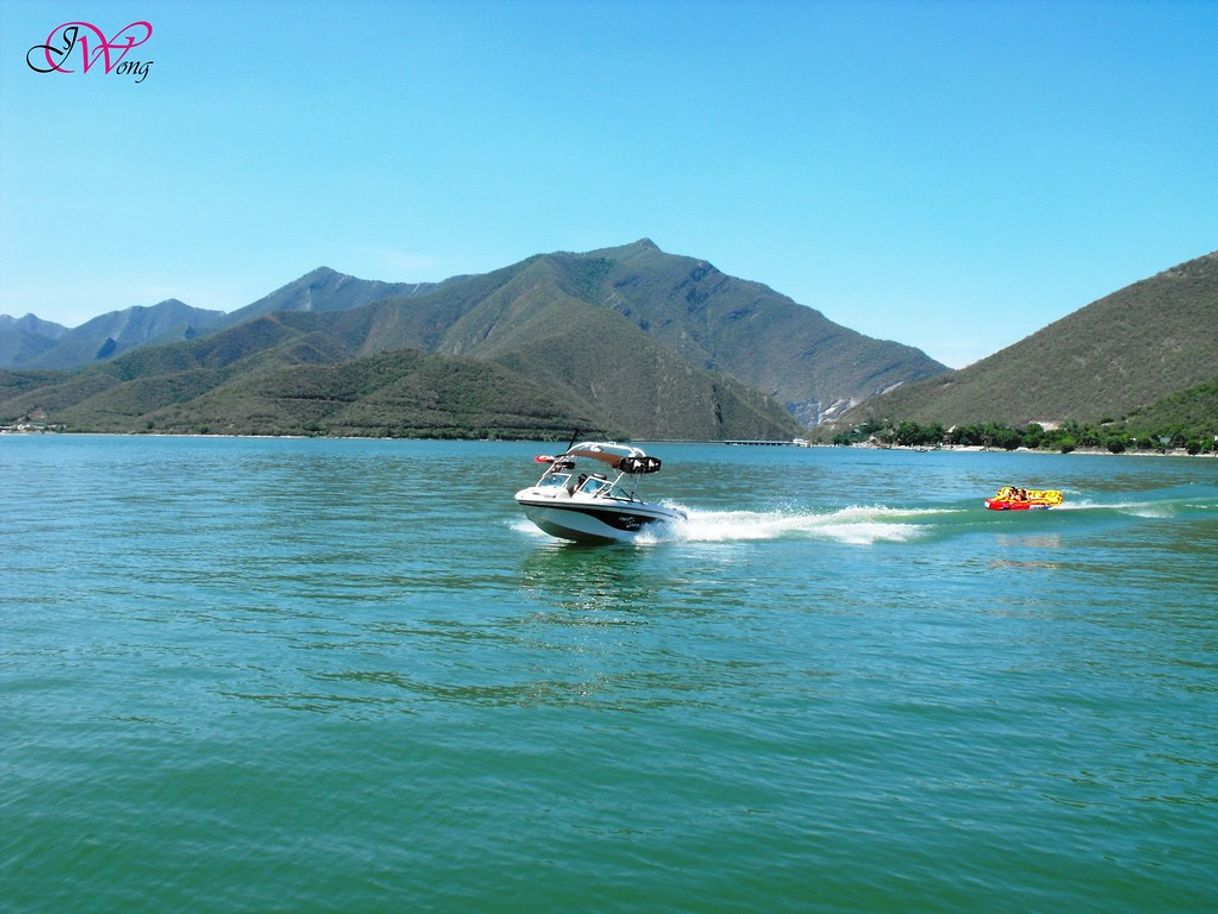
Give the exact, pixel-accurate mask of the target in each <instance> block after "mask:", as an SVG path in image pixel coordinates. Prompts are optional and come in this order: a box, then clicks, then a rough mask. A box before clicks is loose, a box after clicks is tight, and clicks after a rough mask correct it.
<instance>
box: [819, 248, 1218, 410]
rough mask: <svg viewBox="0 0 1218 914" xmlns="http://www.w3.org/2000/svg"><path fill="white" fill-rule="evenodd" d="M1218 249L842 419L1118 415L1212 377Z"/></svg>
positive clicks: (1217, 344) (1217, 336)
mask: <svg viewBox="0 0 1218 914" xmlns="http://www.w3.org/2000/svg"><path fill="white" fill-rule="evenodd" d="M1215 365H1218V252H1214V253H1211V254H1207V255H1205V256H1203V257H1199V258H1197V259H1195V260H1190V261H1188V262H1186V263H1182V264H1180V265H1179V266H1176V267H1173V268H1171V269H1169V270H1165V271H1164V272H1162V273H1159V274H1158V275H1156V276H1152V277H1150V278H1149V279H1145V280H1142V281H1141V282H1137V283H1134V284H1133V285H1131V286H1127V287H1126V288H1124V289H1121V290H1120V291H1118V292H1114V293H1113V294H1111V295H1108V296H1106V297H1104V298H1102V299H1099V300H1098V301H1095V302H1092V303H1091V304H1089V305H1087V306H1086V307H1084V308H1082V309H1080V310H1079V311H1076V312H1074V313H1073V314H1070V315H1068V316H1067V317H1064V318H1062V319H1061V320H1059V321H1057V322H1055V323H1053V324H1050V325H1049V326H1047V327H1045V328H1044V329H1042V330H1040V331H1038V332H1036V333H1034V334H1032V335H1031V336H1029V337H1027V338H1026V339H1023V340H1021V341H1020V342H1018V343H1016V344H1014V345H1013V346H1009V347H1007V348H1006V349H1003V350H1002V351H1000V352H997V353H995V354H994V355H992V356H990V357H989V358H986V359H983V360H981V361H980V362H977V363H975V364H973V365H970V366H969V367H967V368H964V369H961V370H960V371H955V372H952V373H950V374H946V375H942V376H940V377H937V378H933V379H931V380H929V381H924V382H922V383H919V384H915V385H912V386H909V387H903V388H901V389H899V390H896V391H893V392H891V393H889V394H887V395H886V396H884V397H881V398H879V399H877V400H873V401H871V402H869V403H864V404H863V405H861V406H860V407H858V408H856V409H854V410H853V411H851V412H850V413H849V414H847V415H846V416H845V417H844V419H843V423H844V424H849V423H857V422H861V421H863V420H865V419H868V418H873V417H884V418H892V419H898V420H900V419H910V420H914V421H918V422H942V423H944V424H952V423H956V424H959V423H975V422H1004V423H1007V424H1010V425H1023V424H1025V423H1027V422H1029V421H1045V420H1060V419H1065V418H1068V417H1069V418H1074V419H1079V420H1082V421H1093V420H1098V419H1101V418H1106V417H1112V418H1116V417H1120V416H1123V415H1125V414H1127V413H1130V412H1132V411H1133V410H1135V409H1137V408H1139V407H1142V406H1147V405H1149V404H1151V403H1154V402H1155V401H1158V400H1160V399H1162V398H1164V397H1167V396H1170V395H1172V394H1174V393H1176V392H1178V391H1181V390H1184V389H1186V388H1189V387H1192V386H1195V385H1197V384H1202V383H1204V382H1206V381H1209V380H1212V379H1213V377H1214V374H1215V368H1214V366H1215Z"/></svg>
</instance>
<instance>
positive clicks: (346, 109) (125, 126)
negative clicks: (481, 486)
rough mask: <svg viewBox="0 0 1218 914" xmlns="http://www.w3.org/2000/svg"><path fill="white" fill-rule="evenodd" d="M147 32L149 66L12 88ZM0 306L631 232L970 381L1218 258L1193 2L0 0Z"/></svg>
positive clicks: (1211, 117) (1215, 23)
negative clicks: (74, 57) (1084, 318)
mask: <svg viewBox="0 0 1218 914" xmlns="http://www.w3.org/2000/svg"><path fill="white" fill-rule="evenodd" d="M139 19H145V20H148V21H149V22H150V23H151V24H152V25H153V28H154V33H153V36H152V38H151V39H150V40H149V42H148V43H147V44H145V45H144V46H143V47H141V48H138V49H136V51H135V52H133V57H136V58H137V59H145V60H149V59H150V60H152V61H154V64H153V66H152V68H151V70H150V72H149V73H148V75H147V77H146V78H145V79H144V81H143V82H142V83H139V84H135V83H134V80H133V79H132V78H131V77H124V76H120V75H118V74H117V73H112V74H109V75H106V74H104V73H103V72H101V70H100V69H99V68H95V69H93V70H91V71H90V72H89V73H76V74H38V73H35V72H34V71H32V70H31V69H29V67H28V66H27V65H26V52H27V51H28V50H29V49H30V48H31V47H32V46H34V45H36V44H41V43H44V42H45V41H46V36H47V33H48V32H49V31H50V30H51V28H53V27H54V26H56V25H58V24H60V23H61V22H65V21H69V20H83V21H88V22H93V23H95V24H96V25H98V26H99V27H102V28H103V29H104V30H105V31H107V32H108V33H109V32H112V31H117V30H118V29H119V28H121V27H122V26H124V25H126V24H127V23H128V22H131V21H134V20H139ZM0 42H2V47H0V58H2V59H0V313H7V314H10V315H14V316H19V315H22V314H25V313H26V312H31V311H32V312H34V313H35V314H37V315H38V316H40V317H43V318H45V319H48V320H55V321H58V322H60V323H63V324H66V325H69V326H74V325H76V324H79V323H81V322H83V321H84V320H86V319H88V318H90V317H93V316H95V315H97V314H99V313H102V312H105V311H110V310H115V309H120V308H126V307H129V306H131V305H140V304H142V305H149V304H153V303H155V302H157V301H160V300H162V299H164V298H167V297H171V296H173V297H177V298H180V299H182V300H184V301H186V302H187V303H189V304H192V305H196V306H199V307H204V308H214V309H219V310H224V311H231V310H233V309H235V308H238V307H241V306H242V305H245V304H248V303H249V302H251V301H253V300H255V299H257V298H259V297H261V296H262V295H264V294H266V293H267V292H269V291H271V290H273V289H275V288H277V287H278V286H280V285H283V284H284V283H286V282H288V281H290V280H292V279H294V278H296V277H298V276H300V275H302V274H303V273H305V272H307V271H309V270H310V269H312V268H314V267H316V266H318V265H321V264H325V265H327V266H331V267H333V268H334V269H337V270H340V271H342V272H346V273H352V274H355V275H357V276H361V277H364V278H369V279H385V280H403V281H408V280H436V279H441V278H443V277H445V276H449V275H453V274H456V273H473V272H483V271H486V270H490V269H494V268H496V267H499V266H503V265H506V264H508V263H513V262H515V261H517V260H520V259H522V258H524V257H527V256H529V255H531V254H534V253H537V252H542V251H552V250H589V249H592V248H597V247H605V246H609V245H615V244H624V243H627V242H630V241H633V240H636V239H638V238H641V237H644V236H646V237H650V238H652V239H653V240H654V241H655V242H656V243H657V244H658V245H659V246H660V247H661V248H663V249H664V250H666V251H670V252H673V253H679V254H688V255H692V256H696V257H700V258H705V259H706V260H709V261H710V262H711V263H713V264H714V265H715V266H717V267H719V268H720V269H722V270H724V271H726V272H728V273H731V274H734V275H736V276H741V277H744V278H747V279H753V280H758V281H760V282H764V283H766V284H768V285H770V286H772V287H773V288H775V289H777V290H778V291H780V292H783V293H785V294H787V295H790V296H791V297H792V298H794V299H795V300H796V301H798V302H800V303H802V304H806V305H810V306H812V307H815V308H818V309H819V310H821V311H823V312H824V313H825V314H826V315H827V316H828V317H830V318H831V319H833V320H835V321H838V322H839V323H842V324H845V325H846V326H849V327H852V328H854V329H856V330H859V331H862V332H864V333H867V334H870V335H873V336H879V337H883V338H887V339H896V340H900V341H901V342H906V343H911V344H913V345H916V346H919V347H921V348H923V349H925V350H926V351H927V352H928V353H929V354H930V355H932V356H934V357H936V358H938V359H940V360H942V361H944V362H946V363H947V364H949V365H952V366H961V365H964V364H966V363H968V362H971V361H973V360H975V359H977V358H980V357H982V356H985V355H988V354H989V353H991V352H994V351H996V350H998V349H1000V348H1002V347H1003V346H1006V345H1009V344H1010V343H1013V342H1015V341H1016V340H1018V339H1020V338H1022V337H1024V336H1026V335H1027V334H1029V333H1031V332H1034V331H1035V330H1037V329H1039V328H1040V327H1042V326H1044V325H1045V324H1047V323H1049V322H1051V321H1053V320H1056V319H1057V318H1060V317H1063V316H1064V315H1066V314H1068V313H1070V312H1071V311H1074V310H1076V309H1078V308H1080V307H1082V306H1083V305H1085V304H1087V303H1088V302H1090V301H1092V300H1094V299H1096V298H1099V297H1100V296H1102V295H1105V294H1107V293H1108V292H1111V291H1114V290H1116V289H1118V288H1120V287H1121V286H1124V285H1126V284H1128V283H1130V282H1132V281H1135V280H1137V279H1141V278H1143V277H1145V276H1148V275H1151V274H1153V273H1156V272H1158V271H1159V270H1161V269H1165V268H1167V267H1169V266H1172V265H1173V264H1176V263H1178V262H1180V261H1183V260H1187V259H1190V258H1192V257H1196V256H1198V255H1200V254H1204V253H1207V252H1209V251H1212V250H1214V249H1218V2H1171V0H1159V2H1146V3H1139V2H1133V3H1113V2H1106V3H1077V2H1075V3H1071V2H1031V3H1022V2H989V3H987V2H969V3H954V2H872V3H861V2H860V3H845V2H841V3H835V2H821V3H817V2H773V0H771V2H764V0H763V2H747V3H746V2H701V3H694V2H675V0H672V2H662V0H657V2H642V0H631V2H608V0H577V2H566V3H544V2H537V3H532V2H529V3H525V2H511V0H503V2H489V0H486V2H398V3H393V2H367V0H366V2H359V0H355V2H351V0H347V2H327V0H312V2H272V0H262V2H258V0H253V2H249V0H247V2H202V0H196V2H190V0H174V2H160V0H139V2H125V0H70V2H65V3H61V2H21V0H0Z"/></svg>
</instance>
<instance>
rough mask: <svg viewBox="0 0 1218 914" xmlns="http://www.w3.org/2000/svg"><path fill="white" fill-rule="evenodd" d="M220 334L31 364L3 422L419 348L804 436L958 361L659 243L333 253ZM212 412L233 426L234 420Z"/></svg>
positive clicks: (718, 433)
mask: <svg viewBox="0 0 1218 914" xmlns="http://www.w3.org/2000/svg"><path fill="white" fill-rule="evenodd" d="M208 333H210V335H205V336H203V337H201V338H200V339H198V340H194V341H192V342H191V343H190V344H182V345H178V346H170V347H144V348H143V349H141V350H137V351H136V352H133V353H131V354H130V357H127V358H123V359H118V360H116V361H115V362H114V370H113V371H107V372H98V371H93V370H90V371H86V372H83V373H80V374H79V375H76V376H69V377H66V378H61V379H57V380H52V381H47V380H46V379H43V380H40V381H37V382H35V381H34V380H31V379H29V378H26V380H25V381H23V384H25V388H23V392H21V393H20V394H18V395H15V396H14V397H10V398H9V399H8V400H7V401H0V418H5V417H10V418H11V417H12V416H15V415H22V414H24V413H25V412H28V411H29V409H30V408H31V406H33V405H36V406H38V407H41V408H43V409H45V410H47V411H48V413H49V414H50V416H51V421H64V422H69V423H70V424H72V425H73V426H74V427H85V426H90V423H93V425H92V426H90V427H101V426H98V425H97V423H98V422H101V421H103V419H104V421H105V422H109V423H118V424H119V425H121V424H122V423H136V424H137V425H138V424H139V423H145V424H146V423H148V422H152V423H153V426H155V427H160V426H159V425H158V424H157V423H158V422H160V421H161V420H162V419H163V418H164V416H163V415H161V414H160V413H159V412H158V411H160V410H164V409H166V408H168V407H169V406H170V405H171V403H172V404H177V405H179V406H180V405H181V404H184V403H186V402H187V401H191V400H195V399H196V398H201V397H205V396H207V397H209V399H207V400H206V401H200V402H201V403H202V404H204V405H206V404H215V403H223V404H228V406H232V404H233V403H234V402H235V401H234V400H233V399H232V398H230V397H227V396H224V397H221V396H215V397H213V396H211V394H212V391H213V390H214V389H215V388H217V387H221V386H226V385H229V384H238V382H239V376H241V375H245V374H248V373H251V372H261V371H269V370H272V369H274V370H280V369H282V368H284V367H285V365H294V364H298V363H304V364H332V363H333V364H340V363H348V362H352V361H353V360H356V359H363V358H368V357H373V356H378V355H380V354H382V353H390V352H394V353H401V352H405V351H408V350H409V351H421V352H426V353H431V354H435V355H438V356H444V357H449V358H459V359H467V360H468V359H475V360H477V361H479V362H493V363H495V364H496V365H497V366H499V367H500V368H502V369H505V370H507V371H509V372H511V373H512V377H520V378H525V379H527V380H528V381H529V382H531V383H533V384H536V385H539V386H540V387H542V388H543V389H545V390H547V391H551V392H552V393H553V394H554V395H556V396H558V397H560V398H561V400H562V402H564V403H565V404H567V405H568V406H569V409H570V411H571V413H572V414H578V415H579V416H582V417H583V418H584V419H585V420H587V421H588V422H591V423H596V424H599V425H600V426H601V427H604V428H609V427H615V428H619V429H623V430H624V431H625V433H626V434H629V435H631V436H634V437H651V438H655V437H664V438H696V439H720V438H736V437H740V438H744V437H748V438H791V437H795V436H797V435H799V434H800V432H801V426H800V424H799V423H798V422H797V421H796V419H795V418H794V417H796V416H800V417H807V419H808V420H809V421H813V422H817V421H820V420H821V419H822V418H824V417H825V416H826V415H834V414H835V412H836V411H837V410H840V409H842V408H844V407H846V406H848V405H849V404H851V403H857V402H859V401H862V400H865V399H867V398H870V397H873V396H875V395H876V394H877V393H879V392H882V391H884V390H888V389H891V388H893V387H896V386H900V385H902V384H907V383H909V382H911V381H914V380H917V379H919V378H924V377H927V376H930V375H934V374H937V373H940V372H943V371H946V369H945V368H944V366H942V365H940V364H939V363H938V362H935V361H934V360H932V359H930V358H929V357H927V356H926V355H925V354H924V353H921V352H920V351H919V350H916V349H913V348H912V347H908V346H902V345H900V344H897V343H892V342H886V341H881V340H875V339H871V338H868V337H865V336H863V335H861V334H858V333H856V332H854V331H852V330H849V329H847V328H845V327H841V326H840V325H838V324H835V323H833V322H832V321H829V320H828V319H826V318H825V317H824V316H823V315H822V314H820V312H818V311H815V310H813V309H811V308H807V307H804V306H802V305H798V304H796V303H795V302H793V301H792V300H791V299H789V298H787V297H785V296H782V295H780V294H778V293H776V292H774V291H773V290H772V289H769V288H768V287H766V286H764V285H761V284H760V283H754V282H748V281H745V280H740V279H736V278H734V277H730V276H727V275H726V274H723V273H722V272H720V271H719V270H717V269H715V268H714V267H713V266H711V265H710V264H709V263H707V262H705V261H702V260H697V259H694V258H690V257H682V256H677V255H672V254H666V253H664V252H662V251H661V250H660V249H659V248H658V247H656V245H655V244H654V243H652V242H651V241H649V240H647V239H643V240H641V241H638V242H635V243H634V244H630V245H625V246H622V247H617V248H605V249H601V250H597V251H591V252H588V253H584V254H577V253H570V252H555V253H551V254H539V255H535V256H533V257H530V258H527V259H525V260H523V261H521V262H519V263H516V264H512V265H510V266H507V267H504V268H502V269H499V270H495V271H492V272H490V273H484V274H478V275H472V276H457V277H452V278H450V279H447V280H445V281H443V282H441V283H431V284H415V283H397V284H394V283H383V282H377V281H372V280H361V279H356V278H355V277H351V276H346V275H344V274H341V273H337V272H335V271H333V270H330V269H328V268H326V267H321V268H318V269H317V270H314V271H313V272H311V273H309V274H306V275H305V276H303V277H301V278H300V279H298V280H296V281H294V282H292V283H289V284H287V285H285V286H283V287H282V288H280V289H278V290H276V291H275V292H273V293H271V294H270V295H268V296H266V297H264V298H263V299H260V300H259V301H257V302H254V303H253V304H251V305H249V306H247V307H246V308H243V309H241V310H240V311H238V312H234V313H233V314H230V315H227V316H225V317H223V318H222V319H220V320H218V321H217V322H216V323H214V324H213V325H212V326H211V328H210V330H209V331H208ZM223 353H232V357H229V356H227V355H225V356H223V357H221V354H223ZM200 359H201V360H202V362H201V363H200V361H199V360H200ZM120 363H121V364H120ZM238 363H240V364H238ZM38 364H42V363H38ZM22 367H28V366H24V365H23V366H22ZM221 369H222V370H221ZM359 370H361V371H362V370H363V369H362V368H360V369H359ZM342 372H343V369H342V368H341V367H340V369H338V370H337V371H336V372H329V373H326V374H325V376H326V377H327V378H334V377H337V376H339V375H341V374H342ZM294 376H296V377H299V378H304V377H305V376H306V374H298V375H294ZM308 376H309V377H313V375H311V374H310V375H308ZM240 383H241V384H242V385H244V386H240V387H239V388H232V389H233V390H237V389H240V390H241V391H244V392H245V393H242V394H241V396H242V397H245V398H247V399H248V398H254V399H257V398H258V397H259V396H261V394H255V393H254V391H256V390H258V389H260V388H257V386H256V385H255V386H249V385H245V384H244V381H241V382H240ZM336 383H340V382H336ZM341 383H345V382H341ZM31 384H35V386H36V387H37V389H35V390H30V389H28V387H29V385H31ZM150 385H152V387H151V388H150ZM158 386H159V387H160V388H164V390H165V391H166V392H167V393H166V394H165V396H168V397H170V400H168V401H167V400H166V399H165V396H160V395H157V394H156V389H155V388H158ZM340 386H341V384H340ZM196 405H199V404H196ZM212 408H213V407H212V406H208V409H212ZM179 412H180V413H181V415H186V411H185V408H184V407H182V408H181V409H179ZM56 417H58V418H56ZM272 418H273V417H271V416H270V414H268V422H270V421H272ZM200 421H201V423H202V424H207V425H209V426H214V427H225V424H224V422H223V416H216V415H214V414H213V415H211V416H210V417H209V418H207V419H206V421H205V422H204V421H203V420H200ZM275 421H278V420H275ZM107 427H109V426H107ZM276 427H277V426H276Z"/></svg>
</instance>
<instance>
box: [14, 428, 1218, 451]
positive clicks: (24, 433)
mask: <svg viewBox="0 0 1218 914" xmlns="http://www.w3.org/2000/svg"><path fill="white" fill-rule="evenodd" d="M43 435H65V436H69V437H76V438H88V437H97V438H238V439H239V438H250V439H255V440H275V439H282V440H285V441H487V442H491V441H493V442H514V441H524V442H537V443H548V442H546V439H542V438H434V437H419V438H382V437H372V436H364V435H294V434H283V435H272V434H261V435H233V434H215V435H213V434H200V433H199V432H68V431H62V430H59V429H54V430H52V429H38V428H21V429H17V428H11V427H10V428H0V438H4V437H9V436H12V437H35V436H43ZM632 440H638V441H647V442H648V443H650V444H718V445H723V446H725V447H727V446H728V443H727V441H718V440H709V439H694V438H690V439H677V438H665V439H659V438H657V439H649V438H638V439H632ZM784 446H785V447H794V448H829V449H842V450H849V449H856V450H866V451H917V452H920V453H933V452H936V451H940V452H951V453H962V454H1040V455H1043V456H1046V457H1069V456H1071V455H1072V454H1079V455H1083V456H1088V457H1190V458H1191V457H1199V458H1211V459H1213V458H1218V451H1208V452H1204V451H1203V452H1202V453H1199V454H1190V453H1188V451H1186V450H1185V449H1184V448H1169V449H1167V450H1162V451H1161V450H1158V449H1157V448H1156V449H1153V450H1147V451H1143V450H1134V449H1129V450H1125V451H1122V452H1121V453H1119V454H1114V453H1113V452H1112V451H1110V450H1108V449H1107V448H1097V447H1079V448H1074V449H1073V450H1071V451H1069V452H1068V453H1065V454H1063V453H1061V452H1060V451H1047V450H1042V449H1040V448H1028V447H1018V448H1014V449H1013V450H1007V449H1006V448H998V447H984V446H983V445H978V444H940V445H935V446H934V447H928V446H926V445H910V444H870V443H867V442H862V443H859V444H811V443H809V444H795V443H794V442H793V441H792V442H791V443H790V444H787V445H784Z"/></svg>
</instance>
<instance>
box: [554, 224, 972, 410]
mask: <svg viewBox="0 0 1218 914" xmlns="http://www.w3.org/2000/svg"><path fill="white" fill-rule="evenodd" d="M551 257H552V259H553V260H554V262H555V264H556V265H557V266H558V267H559V269H561V270H562V271H563V273H564V274H565V276H566V277H567V279H568V283H569V287H570V288H572V289H573V291H576V292H577V294H579V295H581V297H584V298H587V299H588V300H591V301H595V302H597V303H598V304H601V305H603V306H606V307H609V308H612V309H613V310H614V311H616V312H617V313H619V314H621V315H622V316H623V317H625V318H626V319H628V320H630V321H631V322H632V323H634V324H635V325H636V326H638V327H639V328H640V329H641V330H643V331H644V332H645V333H647V334H648V335H650V336H652V337H653V338H654V339H656V340H657V341H659V342H661V343H662V344H663V345H664V346H666V347H667V348H669V349H671V350H672V351H674V352H676V353H677V354H678V355H680V356H681V357H682V358H684V359H686V360H687V361H689V362H691V363H693V364H696V365H701V366H703V367H705V368H708V369H710V370H713V371H723V372H726V373H728V374H730V375H732V376H733V377H735V378H737V379H738V380H740V381H742V382H744V383H745V384H747V385H749V386H750V387H753V388H755V389H757V390H761V391H764V392H766V393H769V394H771V395H774V396H776V397H778V398H780V399H781V400H782V401H783V403H784V404H785V405H786V406H787V408H788V409H789V410H790V411H791V412H792V413H793V414H794V415H795V416H796V417H798V418H799V419H800V420H801V421H802V422H804V423H805V424H807V425H817V424H819V423H821V422H823V421H825V420H827V419H830V418H832V417H834V416H835V415H839V414H840V413H841V411H843V410H844V409H848V408H849V407H850V406H853V405H855V404H856V403H859V402H862V401H864V400H867V399H870V398H871V397H874V396H876V395H878V394H880V393H882V392H884V391H886V390H890V389H892V388H894V387H899V386H901V385H903V384H908V383H911V382H913V381H917V380H920V379H922V378H928V377H933V376H935V375H938V374H942V373H943V372H945V371H947V370H948V369H947V368H946V366H944V365H942V364H941V363H939V362H936V361H935V360H934V359H931V358H930V357H929V356H927V355H926V354H925V353H923V352H922V351H921V350H918V349H915V348H914V347H912V346H904V345H901V344H899V343H894V342H889V341H886V340H877V339H873V338H871V337H867V336H864V335H862V334H861V333H857V332H855V331H853V330H850V329H848V328H846V327H843V326H841V325H840V324H836V323H834V322H833V321H831V320H829V319H828V318H826V317H825V316H824V315H823V314H821V313H820V312H819V311H816V310H814V309H813V308H810V307H805V306H803V305H800V304H797V303H796V302H794V301H793V300H792V299H790V298H788V297H787V296H785V295H782V294H780V293H778V292H775V291H774V290H773V289H771V288H769V287H768V286H765V285H762V284H761V283H758V282H751V281H748V280H743V279H737V278H736V277H733V276H729V275H727V274H725V273H723V272H721V271H719V270H718V269H716V268H715V267H714V266H712V265H711V264H709V263H707V262H706V261H704V260H698V259H695V258H692V257H684V256H678V255H673V254H666V253H664V252H663V251H661V250H660V249H659V248H658V247H657V246H656V245H655V244H654V243H653V242H652V241H651V240H650V239H646V238H644V239H642V240H640V241H637V242H635V243H634V244H631V245H626V246H625V247H620V248H607V249H604V250H599V251H591V252H589V253H587V254H554V255H551Z"/></svg>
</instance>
